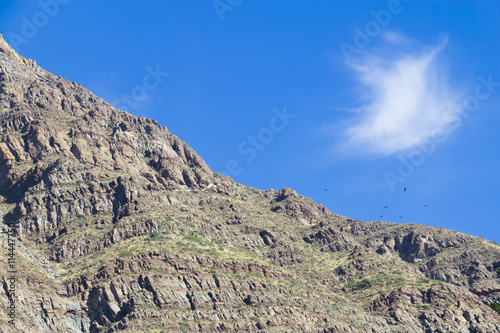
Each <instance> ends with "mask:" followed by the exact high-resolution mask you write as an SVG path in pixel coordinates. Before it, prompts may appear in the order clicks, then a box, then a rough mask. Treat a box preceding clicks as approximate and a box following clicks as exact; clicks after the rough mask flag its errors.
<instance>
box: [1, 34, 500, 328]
mask: <svg viewBox="0 0 500 333" xmlns="http://www.w3.org/2000/svg"><path fill="white" fill-rule="evenodd" d="M0 122H1V125H2V126H1V132H0V138H1V140H0V176H1V177H0V213H1V215H2V216H3V222H4V224H5V225H8V224H9V223H11V224H16V225H18V226H19V227H18V228H17V229H16V233H15V234H16V237H17V238H18V240H17V241H16V242H17V244H16V251H17V252H16V253H17V255H18V260H17V264H18V265H19V268H20V269H18V272H19V276H18V280H17V281H18V282H17V285H16V287H17V288H18V292H17V293H16V296H17V303H16V304H17V308H16V310H17V311H18V312H17V317H16V325H17V326H16V328H14V327H13V326H12V325H10V324H9V323H8V320H9V319H8V318H9V317H8V316H7V313H6V310H5V309H7V308H8V305H7V304H8V303H9V295H10V293H9V288H8V286H9V281H8V279H7V278H6V277H5V276H3V280H2V282H3V288H1V289H0V290H1V293H2V295H1V297H0V304H1V306H2V310H1V311H2V312H0V313H1V314H2V316H1V317H0V329H1V330H2V332H15V331H16V330H19V331H23V332H35V331H38V332H45V331H46V332H49V331H51V332H116V331H130V332H132V331H137V330H139V331H152V332H161V331H164V332H176V331H178V332H185V331H192V332H225V331H228V332H230V331H266V332H281V331H290V330H300V331H307V332H340V331H342V332H495V331H500V325H499V324H498V322H499V318H500V317H499V315H500V314H498V313H496V312H495V311H494V310H493V309H492V308H491V307H490V306H489V305H490V304H491V303H494V302H499V301H500V282H499V278H498V277H497V274H496V273H495V270H496V269H497V268H498V267H500V247H498V245H495V244H492V243H490V242H487V241H486V240H484V239H481V238H478V237H473V236H469V235H465V234H461V233H458V232H454V231H451V230H447V229H442V228H435V227H427V226H423V225H418V224H394V223H389V222H363V221H359V220H353V219H350V218H347V217H343V216H339V215H337V214H334V213H332V212H330V211H329V210H328V209H327V208H326V207H324V206H322V205H320V204H317V203H315V202H314V201H313V200H312V199H310V198H305V197H303V196H301V195H299V194H297V193H296V192H295V191H294V190H292V189H289V188H284V189H281V190H267V191H262V190H257V189H254V188H251V187H246V186H244V185H241V184H238V183H235V182H234V181H233V180H232V179H230V178H229V177H224V176H220V175H219V174H217V173H213V172H212V171H211V170H210V168H209V166H208V165H207V164H206V163H205V162H204V160H203V159H202V158H201V157H200V156H199V155H198V154H197V153H196V152H195V151H194V150H193V149H192V148H190V147H189V145H187V144H186V143H185V142H183V141H181V140H180V139H179V138H178V137H177V136H175V135H174V134H172V133H170V132H169V131H168V129H167V128H166V127H164V126H161V125H159V124H158V123H157V122H156V121H154V120H150V119H147V118H144V117H135V116H133V115H130V114H128V113H126V112H124V111H119V110H117V109H116V108H114V107H113V106H111V105H110V104H108V103H106V102H105V101H103V100H102V99H101V98H98V97H96V96H94V95H93V94H92V93H91V92H90V91H88V90H87V89H85V88H84V87H82V86H81V85H79V84H77V83H75V82H69V81H67V80H65V79H63V78H61V77H58V76H55V75H53V74H52V73H49V72H47V71H45V70H43V69H41V68H40V67H38V66H37V65H36V63H35V62H34V61H33V60H27V59H24V58H23V57H22V56H20V55H18V54H17V53H16V52H15V51H14V50H13V49H12V48H11V47H10V46H9V45H8V44H7V43H6V42H5V41H4V40H3V38H1V36H0ZM1 237H2V238H1V240H2V244H3V246H2V250H1V251H2V253H3V255H2V256H0V260H1V261H0V265H1V266H2V268H3V269H4V271H7V270H8V269H7V267H8V260H7V251H6V249H7V244H8V242H9V240H8V237H7V235H6V234H5V233H3V234H2V235H1Z"/></svg>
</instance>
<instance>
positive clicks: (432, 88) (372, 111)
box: [342, 33, 461, 156]
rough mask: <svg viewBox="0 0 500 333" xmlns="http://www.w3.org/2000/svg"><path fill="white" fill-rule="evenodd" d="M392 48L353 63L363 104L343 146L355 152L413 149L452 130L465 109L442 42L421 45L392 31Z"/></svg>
mask: <svg viewBox="0 0 500 333" xmlns="http://www.w3.org/2000/svg"><path fill="white" fill-rule="evenodd" d="M385 42H386V43H387V47H385V48H378V49H377V50H376V51H375V52H374V53H372V54H369V55H368V56H366V57H364V58H363V59H362V60H361V61H359V62H358V63H355V64H350V65H349V66H351V68H352V69H353V71H354V73H355V74H356V80H357V81H358V82H359V83H360V95H359V97H360V100H361V101H362V102H361V105H360V106H359V107H358V108H357V109H356V110H355V111H356V116H355V118H354V119H353V120H352V121H351V122H350V123H348V124H347V126H346V128H345V129H344V135H345V137H344V141H343V142H344V143H343V145H342V148H344V149H346V150H349V151H351V152H357V153H367V154H375V155H382V156H384V155H390V154H393V153H397V152H401V151H405V150H409V149H411V148H414V147H415V146H417V145H419V144H420V143H422V142H423V141H424V140H426V139H428V138H429V137H431V136H432V135H434V134H435V133H436V131H440V132H446V131H449V130H450V125H451V123H452V121H453V119H454V117H453V115H455V116H456V114H457V113H460V112H461V110H460V109H457V107H456V105H457V104H456V101H457V99H458V95H459V94H458V91H457V89H456V87H451V86H450V84H449V77H448V73H447V72H446V68H447V66H446V65H447V64H446V62H445V61H444V60H443V58H442V57H440V53H441V52H442V50H443V49H444V48H445V47H446V44H447V40H446V39H445V40H444V41H443V42H441V43H440V44H439V45H437V46H433V47H422V46H419V47H416V46H415V43H414V42H412V41H411V40H409V39H408V38H406V37H404V36H402V35H398V34H395V33H390V34H388V35H387V36H386V38H385Z"/></svg>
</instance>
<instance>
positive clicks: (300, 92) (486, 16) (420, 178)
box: [0, 0, 500, 242]
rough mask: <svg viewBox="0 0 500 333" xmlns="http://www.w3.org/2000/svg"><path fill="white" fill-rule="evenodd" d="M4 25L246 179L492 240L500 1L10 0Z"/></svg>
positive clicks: (33, 52)
mask: <svg viewBox="0 0 500 333" xmlns="http://www.w3.org/2000/svg"><path fill="white" fill-rule="evenodd" d="M0 17H1V21H0V22H1V25H0V31H1V32H2V33H3V35H4V38H5V39H6V40H7V41H8V42H9V43H11V45H12V46H13V47H14V48H15V49H16V50H17V51H18V52H19V53H20V54H22V55H23V56H25V57H27V58H31V59H35V60H36V61H37V63H38V64H39V65H41V66H42V67H44V68H45V69H47V70H49V71H51V72H53V73H54V74H56V75H61V76H63V77H65V78H67V79H69V80H71V81H76V82H78V83H80V84H82V85H83V86H85V87H87V88H89V89H90V90H91V91H93V92H94V93H95V94H96V95H98V96H100V97H102V98H104V99H105V100H107V101H108V102H110V103H113V104H115V105H116V106H118V107H120V108H121V109H124V110H126V111H128V112H130V113H132V114H134V115H137V116H139V115H143V116H146V117H149V118H154V119H157V120H158V122H159V123H160V124H162V125H165V126H167V127H168V128H169V130H170V131H171V132H173V133H174V134H176V135H178V136H179V137H180V138H181V139H182V140H184V141H186V142H188V143H189V144H190V145H191V146H192V147H193V148H194V149H195V150H196V151H197V152H198V153H199V154H200V155H201V156H202V157H203V158H204V159H205V160H206V161H207V163H208V164H209V166H210V167H211V168H212V170H214V171H218V172H221V173H223V174H229V175H231V176H232V177H233V178H234V179H235V180H236V181H238V182H242V183H244V184H245V185H249V186H253V187H257V188H260V189H268V188H273V189H279V188H283V187H291V188H293V189H295V190H296V191H297V192H298V193H300V194H303V195H305V196H309V197H312V198H313V199H314V200H316V201H317V202H319V203H322V204H324V205H325V206H327V207H328V208H329V209H330V210H331V211H333V212H335V213H338V214H340V215H345V216H349V217H352V218H358V219H361V220H366V221H377V220H387V221H393V222H397V223H402V222H415V223H421V224H426V225H432V226H437V227H444V228H450V229H453V230H457V231H460V232H464V233H468V234H472V235H476V236H482V237H484V238H486V239H490V240H496V241H499V242H500V223H499V222H500V204H499V201H500V177H499V172H498V170H500V137H499V134H498V128H499V125H500V107H499V106H500V66H499V65H498V58H499V54H500V23H499V22H500V2H498V1H493V0H491V1H439V2H436V1H418V2H417V1H403V0H401V1H309V0H307V1H306V0H303V1H298V0H297V1H285V0H282V1H280V0H273V1H259V0H252V1H250V0H242V1H240V0H217V1H212V0H206V1H199V0H178V1H138V0H137V1H127V0H120V1H117V0H115V1H107V0H86V1H79V0H73V1H69V0H42V1H2V2H1V3H0ZM405 187H406V189H407V190H406V191H404V190H403V189H404V188H405ZM325 189H327V191H325ZM425 205H428V206H427V207H424V206H425ZM384 206H389V207H388V208H385V209H384V208H382V207H384ZM381 215H384V216H383V217H380V216H381ZM400 216H402V218H400Z"/></svg>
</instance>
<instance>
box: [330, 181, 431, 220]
mask: <svg viewBox="0 0 500 333" xmlns="http://www.w3.org/2000/svg"><path fill="white" fill-rule="evenodd" d="M323 190H325V191H328V189H327V188H324V187H323ZM403 192H406V187H405V188H404V189H403ZM427 206H429V204H425V205H424V208H425V207H427ZM382 208H383V209H385V208H389V206H384V207H382ZM382 217H384V215H380V216H379V218H380V219H381V218H382ZM399 218H400V219H402V218H403V216H401V215H400V216H399Z"/></svg>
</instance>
